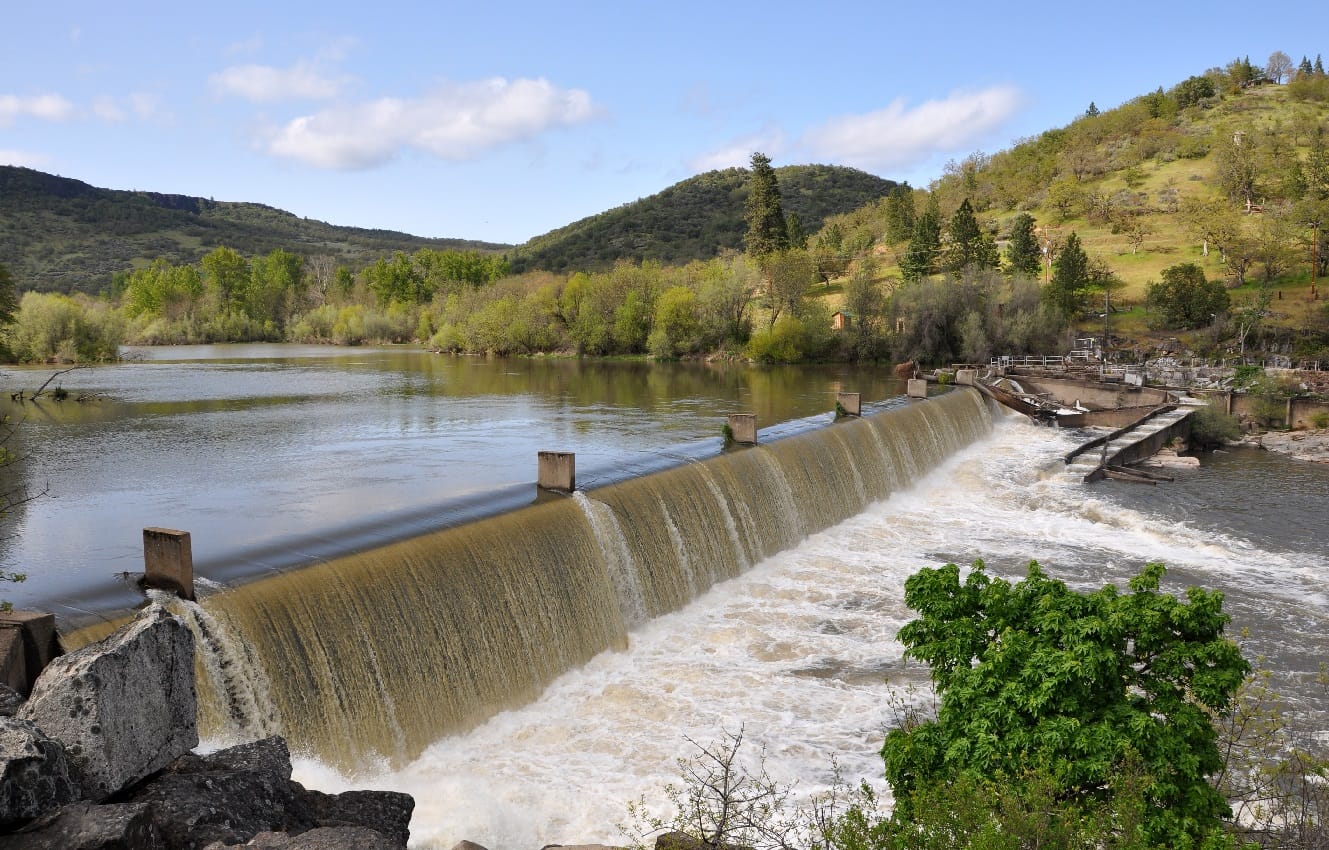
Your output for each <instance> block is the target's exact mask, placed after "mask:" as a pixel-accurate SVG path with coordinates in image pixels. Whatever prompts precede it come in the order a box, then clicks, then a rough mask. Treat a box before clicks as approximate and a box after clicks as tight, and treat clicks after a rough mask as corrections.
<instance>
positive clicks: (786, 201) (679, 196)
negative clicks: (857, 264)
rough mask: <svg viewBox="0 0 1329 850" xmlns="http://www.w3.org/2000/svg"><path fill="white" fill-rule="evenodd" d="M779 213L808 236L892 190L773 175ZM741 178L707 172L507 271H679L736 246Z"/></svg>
mask: <svg viewBox="0 0 1329 850" xmlns="http://www.w3.org/2000/svg"><path fill="white" fill-rule="evenodd" d="M776 174H777V176H778V178H779V181H780V192H781V195H782V199H783V205H784V210H785V212H786V213H792V214H794V215H796V216H798V219H799V222H800V223H801V225H802V227H803V229H804V231H805V232H807V233H815V232H816V231H817V230H819V229H820V228H821V226H822V222H823V221H824V220H825V219H826V218H827V217H828V216H831V215H835V214H837V213H844V212H847V211H849V210H853V209H855V208H857V207H860V206H862V205H864V204H866V203H870V202H872V201H874V200H876V199H877V198H880V197H882V196H884V195H886V194H887V193H888V192H889V191H890V190H891V189H892V188H893V187H894V186H895V185H896V184H895V183H894V182H893V181H890V180H883V179H882V178H880V177H877V176H875V175H872V174H868V173H866V172H863V171H859V170H857V169H853V168H843V167H840V166H832V165H789V166H785V167H783V168H777V169H776ZM747 178H748V170H747V169H745V168H730V169H726V170H724V171H708V172H706V173H705V174H699V175H697V176H696V177H692V178H689V179H687V180H684V181H682V182H681V183H676V184H674V185H673V186H670V187H669V188H667V189H665V190H664V191H662V192H659V193H658V194H655V195H651V196H650V197H648V198H642V199H641V200H638V201H634V202H632V203H630V204H624V205H623V206H621V207H617V208H615V209H612V210H608V211H606V212H602V213H600V214H599V215H594V216H591V217H590V218H584V219H582V220H581V221H577V222H573V223H572V224H569V225H567V226H565V227H560V228H559V229H557V230H554V231H551V232H549V233H546V234H544V235H543V236H537V237H536V238H534V239H532V240H531V241H529V242H527V243H526V244H525V245H522V246H521V247H520V248H518V249H517V250H516V251H514V252H512V254H510V259H511V260H512V267H513V270H514V271H518V272H520V271H526V270H532V269H544V270H546V271H555V272H561V271H569V270H582V271H592V270H598V269H605V268H608V267H610V266H612V265H613V264H614V262H615V261H616V260H620V259H628V260H636V261H640V260H659V261H660V262H663V263H666V264H678V265H682V264H684V263H687V262H688V261H690V260H705V259H710V258H711V257H714V256H717V255H718V254H719V253H720V252H722V251H724V250H726V249H735V250H740V249H741V248H742V246H743V233H744V230H745V229H746V225H745V224H744V222H743V205H744V202H745V201H746V200H747Z"/></svg>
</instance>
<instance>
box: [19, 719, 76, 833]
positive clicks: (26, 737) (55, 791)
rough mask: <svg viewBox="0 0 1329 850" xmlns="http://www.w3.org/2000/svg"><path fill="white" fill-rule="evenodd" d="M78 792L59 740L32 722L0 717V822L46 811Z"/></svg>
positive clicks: (23, 818) (58, 805) (20, 818)
mask: <svg viewBox="0 0 1329 850" xmlns="http://www.w3.org/2000/svg"><path fill="white" fill-rule="evenodd" d="M77 793H78V789H77V788H76V787H75V785H74V782H73V781H72V780H71V779H70V778H69V763H68V762H67V761H65V751H64V747H61V746H60V744H59V742H58V741H52V740H51V739H50V738H48V737H46V736H45V735H43V734H42V733H41V731H40V730H39V729H37V727H35V726H33V725H32V724H31V723H25V722H23V721H22V720H15V719H14V718H12V717H0V825H4V824H10V823H15V822H17V821H23V820H27V819H28V818H35V817H37V816H38V815H41V814H45V813H46V812H49V811H51V810H52V809H56V808H59V807H60V806H63V805H64V804H66V803H69V802H72V801H73V800H74V799H75V797H76V795H77Z"/></svg>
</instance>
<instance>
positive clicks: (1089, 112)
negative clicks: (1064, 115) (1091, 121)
mask: <svg viewBox="0 0 1329 850" xmlns="http://www.w3.org/2000/svg"><path fill="white" fill-rule="evenodd" d="M1084 117H1086V118H1097V117H1098V106H1097V104H1095V103H1094V102H1093V101H1092V100H1091V101H1089V108H1088V109H1086V110H1085V111H1084Z"/></svg>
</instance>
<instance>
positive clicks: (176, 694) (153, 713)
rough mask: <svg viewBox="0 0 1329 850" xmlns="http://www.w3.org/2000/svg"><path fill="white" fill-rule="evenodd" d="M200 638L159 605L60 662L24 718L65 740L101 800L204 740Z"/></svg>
mask: <svg viewBox="0 0 1329 850" xmlns="http://www.w3.org/2000/svg"><path fill="white" fill-rule="evenodd" d="M196 708H197V703H196V698H195V693H194V638H193V636H192V635H191V634H190V632H189V629H187V628H186V627H185V625H184V624H183V623H181V622H180V621H179V620H177V619H176V618H175V617H172V616H171V615H170V614H168V613H167V612H166V611H165V610H164V609H162V608H159V607H153V608H150V609H148V611H146V612H145V613H144V614H142V615H140V616H139V617H138V619H136V620H135V621H134V622H133V623H131V624H130V625H129V626H128V627H126V628H124V629H121V630H120V631H118V632H116V633H115V634H113V635H111V636H110V637H109V638H106V639H105V640H103V641H99V642H97V643H94V644H90V645H88V646H85V647H83V648H82V649H80V650H77V651H75V652H72V653H70V654H68V655H63V656H61V657H60V658H57V659H56V660H54V661H52V662H51V663H50V665H49V666H47V668H46V670H44V671H43V672H42V675H41V676H40V677H39V678H38V679H37V684H36V685H35V686H34V687H33V689H32V696H31V697H29V698H28V701H27V702H26V703H24V705H23V707H22V708H20V709H19V712H18V715H17V716H18V717H19V718H20V719H23V720H27V721H30V722H31V723H33V724H35V725H36V726H37V727H38V728H39V729H41V730H42V731H43V732H44V733H46V734H47V735H48V736H50V737H52V738H55V739H56V740H58V741H60V742H61V743H63V744H64V746H65V752H66V754H67V755H68V758H69V767H70V775H71V777H72V778H73V779H74V781H75V782H77V783H78V785H79V787H80V789H81V791H82V794H81V796H82V797H83V798H84V799H87V800H92V801H95V802H100V801H102V800H105V799H106V798H108V797H110V796H111V795H112V794H115V793H116V792H117V791H120V790H121V789H123V788H125V787H127V786H129V785H131V784H133V783H134V782H137V781H139V780H140V779H143V778H144V777H146V776H148V775H149V774H151V773H153V772H155V771H158V770H160V769H162V768H163V767H165V766H166V765H168V764H170V763H171V761H172V760H174V759H175V758H177V757H178V756H180V755H182V754H183V753H187V752H189V750H190V749H192V748H193V747H195V746H197V744H198V727H197V721H196V719H195V717H196Z"/></svg>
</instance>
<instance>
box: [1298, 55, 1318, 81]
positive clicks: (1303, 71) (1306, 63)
mask: <svg viewBox="0 0 1329 850" xmlns="http://www.w3.org/2000/svg"><path fill="white" fill-rule="evenodd" d="M1313 73H1315V69H1313V68H1312V67H1311V60H1309V59H1307V58H1306V57H1305V56H1303V57H1301V62H1300V63H1299V64H1298V65H1297V79H1299V80H1304V79H1305V78H1307V77H1309V76H1310V75H1311V74H1313Z"/></svg>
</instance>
